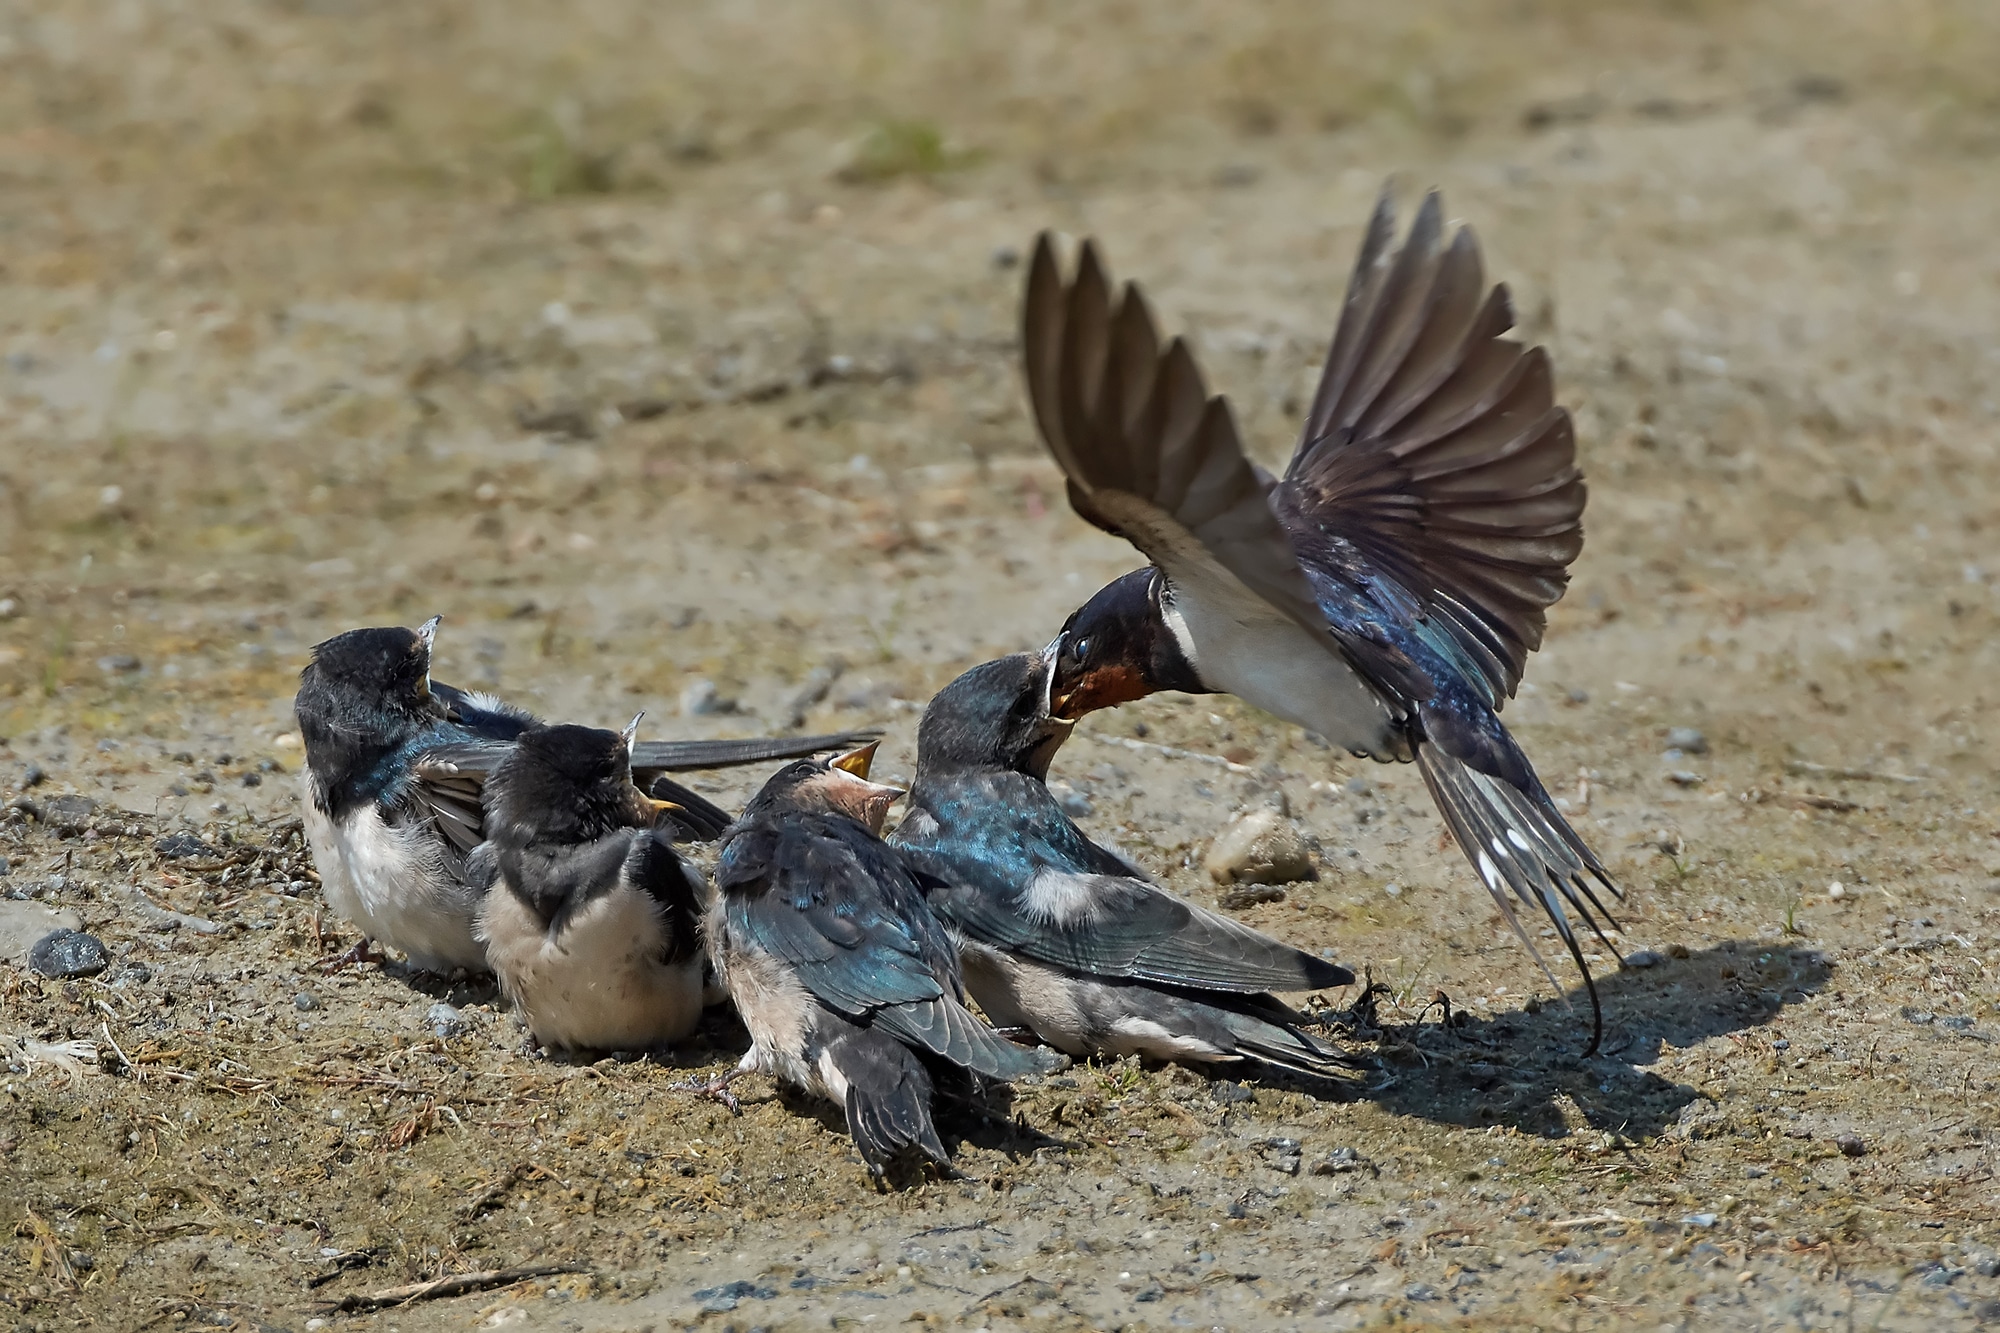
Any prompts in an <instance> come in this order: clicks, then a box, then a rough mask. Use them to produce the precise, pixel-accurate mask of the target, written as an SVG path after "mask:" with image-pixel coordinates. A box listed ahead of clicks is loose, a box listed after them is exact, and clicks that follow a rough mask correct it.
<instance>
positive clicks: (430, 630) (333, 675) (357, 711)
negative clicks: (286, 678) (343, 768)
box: [298, 616, 444, 753]
mask: <svg viewBox="0 0 2000 1333" xmlns="http://www.w3.org/2000/svg"><path fill="white" fill-rule="evenodd" d="M437 627H438V617H436V616H433V617H432V618H431V619H429V620H427V621H425V622H424V623H423V624H422V625H420V626H419V627H417V628H416V629H413V630H411V629H404V628H402V627H401V626H386V627H383V628H379V629H352V630H349V631H347V632H346V633H345V634H336V635H334V636H333V637H332V638H331V639H328V640H327V641H326V642H324V643H321V644H318V645H317V646H315V647H314V648H313V650H312V652H313V655H312V661H310V662H308V663H307V664H306V669H305V670H304V671H303V672H302V673H300V676H299V697H298V714H299V725H300V728H301V732H302V734H303V736H304V739H305V742H306V748H307V751H308V753H310V752H311V750H312V749H313V747H314V743H315V741H316V740H317V741H326V740H330V739H334V738H336V737H349V738H352V737H357V736H369V737H378V738H381V739H385V740H387V739H392V738H395V737H399V736H401V735H403V734H405V733H408V732H409V731H411V730H412V729H414V728H419V727H422V726H425V725H428V724H429V723H431V722H433V721H435V720H437V719H439V718H441V717H443V716H444V709H443V707H442V706H441V705H440V704H439V703H438V701H437V699H436V698H435V697H434V696H433V695H432V694H431V644H432V641H433V640H434V639H435V638H436V637H437Z"/></svg>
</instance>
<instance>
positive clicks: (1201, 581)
mask: <svg viewBox="0 0 2000 1333" xmlns="http://www.w3.org/2000/svg"><path fill="white" fill-rule="evenodd" d="M1441 215H1442V209H1441V205H1440V202H1439V199H1438V196H1437V195H1436V194H1431V195H1430V196H1428V197H1427V198H1426V199H1425V200H1424V203H1423V206H1422V207H1421V208H1420V209H1419V210H1418V212H1417V218H1416V222H1415V224H1414V225H1413V226H1412V228H1411V230H1410V234H1409V236H1408V237H1407V238H1406V239H1405V241H1404V243H1403V244H1402V246H1401V247H1400V248H1398V247H1396V246H1395V245H1394V240H1395V230H1396V226H1395V210H1394V208H1393V207H1392V205H1391V203H1390V200H1389V198H1388V196H1387V195H1386V194H1385V195H1384V196H1383V198H1382V201H1381V202H1380V204H1378V205H1377V207H1376V210H1375V214H1374V217H1373V219H1372V220H1371V221H1370V223H1369V227H1368V234H1367V237H1366V239H1365V240H1364V241H1363V243H1362V247H1361V256H1360V260H1359V262H1358V264H1357V265H1356V267H1355V271H1354V277H1353V280H1352V282H1351V283H1350V285H1349V287H1348V291H1347V298H1346V302H1345V304H1344V306H1343V308H1342V311H1341V318H1340V325H1339V328H1338V330H1337V331H1336V332H1335V334H1334V338H1333V346H1332V349H1331V351H1330V352H1329V353H1328V355H1327V360H1326V368H1325V371H1324V373H1323V374H1322V376H1321V379H1320V382H1319V388H1318V390H1317V391H1316V392H1315V393H1314V395H1313V400H1312V406H1311V409H1310V410H1309V411H1308V413H1307V415H1306V422H1305V429H1304V432H1303V434H1302V435H1301V437H1300V440H1299V444H1298V447H1297V449H1296V451H1295V452H1294V453H1293V455H1292V461H1291V465H1290V467H1289V468H1288V469H1287V471H1286V475H1285V476H1284V478H1283V479H1282V480H1278V479H1274V478H1272V477H1271V476H1269V474H1267V473H1264V472H1263V471H1262V470H1261V469H1259V468H1258V467H1257V466H1256V465H1255V464H1253V463H1252V462H1251V461H1250V460H1249V459H1248V458H1247V457H1246V456H1245V454H1244V451H1243V445H1242V442H1241V440H1240V438H1239V437H1238V434H1237V428H1236V422H1235V419H1234V417H1233V415H1232V414H1231V412H1230V409H1229V405H1228V401H1227V400H1226V399H1224V398H1221V397H1215V398H1211V397H1209V395H1208V391H1207V389H1206V387H1205V386H1204V385H1203V382H1202V377H1201V372H1200V371H1199V369H1197V367H1196V365H1195V361H1194V356H1193V354H1192V353H1191V352H1190V351H1189V349H1188V347H1187V345H1186V344H1185V343H1184V342H1182V341H1181V340H1180V339H1178V338H1176V339H1174V340H1173V341H1172V342H1169V343H1167V344H1165V345H1164V346H1162V345H1161V342H1160V338H1159V335H1158V334H1157V333H1156V332H1155V329H1154V324H1153V319H1152V316H1151V314H1150V313H1149V312H1148V310H1147V308H1146V303H1145V300H1144V298H1143V297H1142V296H1141V295H1140V294H1139V291H1138V289H1137V288H1136V287H1133V286H1131V285H1127V286H1126V287H1125V288H1124V290H1123V291H1122V292H1118V293H1114V289H1113V287H1112V283H1111V279H1110V277H1109V275H1108V274H1107V272H1106V270H1105V268H1104V266H1103V264H1102V263H1101V262H1100V261H1099V259H1098V255H1097V251H1096V248H1095V246H1093V245H1092V244H1091V243H1090V242H1088V241H1086V242H1085V243H1084V245H1083V247H1082V254H1081V257H1080V258H1079V260H1078V263H1077V269H1076V273H1075V275H1074V277H1072V278H1070V279H1068V280H1067V281H1065V279H1064V277H1063V274H1062V270H1061V267H1060V265H1059V263H1058V260H1057V256H1056V248H1055V244H1054V242H1053V240H1052V239H1051V238H1050V237H1049V236H1048V235H1047V234H1044V235H1043V236H1042V237H1041V238H1040V240H1039V242H1038V243H1037V245H1036V247H1035V254H1034V259H1033V262H1032V263H1031V265H1030V266H1029V270H1028V284H1027V294H1026V300H1025V303H1024V307H1023V321H1022V322H1023V330H1024V345H1023V352H1024V357H1025V361H1026V371H1027V374H1026V378H1027V384H1028V393H1029V397H1030V399H1031V400H1032V402H1033V407H1034V414H1035V420H1036V423H1037V425H1038V426H1039V428H1040V431H1041V435H1042V438H1043V440H1044V441H1045V442H1046V443H1047V445H1048V447H1049V451H1050V452H1051V453H1052V454H1054V455H1055V458H1056V461H1057V463H1059V464H1060V465H1061V467H1062V469H1063V471H1064V472H1065V473H1066V474H1067V476H1068V480H1069V497H1070V503H1071V505H1072V507H1073V508H1075V510H1076V511H1077V513H1078V514H1079V515H1081V516H1082V517H1083V518H1085V519H1087V520H1088V521H1090V522H1091V523H1094V524H1096V525H1097V526H1098V527H1100V528H1103V529H1104V530H1106V531H1108V532H1113V533H1116V534H1118V535H1120V536H1123V537H1124V538H1125V539H1126V540H1128V541H1130V542H1131V543H1132V544H1133V545H1134V546H1136V547H1138V548H1139V550H1140V552H1141V553H1142V554H1144V555H1145V556H1146V557H1147V558H1148V559H1149V560H1150V561H1152V564H1151V565H1150V566H1149V567H1147V568H1145V569H1140V570H1135V571H1133V572H1132V573H1130V574H1127V575H1125V576H1124V577H1123V578H1120V579H1117V580H1115V581H1114V582H1112V583H1110V584H1108V585H1107V586H1106V587H1104V588H1103V589H1101V590H1100V591H1099V592H1098V593H1097V594H1096V595H1095V596H1093V597H1092V598H1091V599H1090V600H1089V601H1088V602H1086V603H1085V604H1084V605H1083V606H1082V607H1081V608H1079V609H1078V610H1077V611H1076V612H1075V613H1074V614H1073V615H1071V616H1070V618H1069V621H1068V623H1067V624H1066V625H1065V626H1064V627H1063V633H1062V638H1061V652H1060V656H1059V659H1058V661H1057V664H1056V678H1055V685H1054V691H1055V708H1056V711H1057V713H1058V714H1059V715H1061V716H1063V717H1067V718H1077V717H1081V716H1082V715H1084V714H1085V713H1088V712H1090V711H1091V710H1093V709H1098V708H1105V707H1109V706H1111V705H1115V704H1119V703H1123V702H1125V701H1127V700H1132V699H1137V698H1141V697H1143V696H1145V695H1147V694H1151V693H1153V692H1155V691H1158V690H1182V691H1186V692H1188V693H1192V694H1206V693H1229V694H1234V695H1237V696H1238V697H1239V698H1242V699H1244V700H1246V701H1248V702H1250V703H1252V704H1255V705H1256V706H1258V707H1259V708H1262V709H1264V710H1265V711H1267V712H1270V713H1275V714H1276V715H1278V716H1279V717H1282V718H1285V719H1287V720H1288V721H1291V722H1295V723H1297V724H1299V725H1300V726H1302V727H1305V728H1307V729H1308V730H1311V731H1314V732H1317V733H1319V734H1320V735H1322V736H1324V737H1326V738H1327V740H1329V741H1331V742H1333V743H1334V744H1337V745H1340V746H1343V747H1345V748H1346V749H1348V750H1350V751H1352V752H1353V753H1354V754H1356V755H1361V756H1367V757H1369V758H1373V759H1377V760H1381V761H1385V762H1386V761H1400V762H1407V761H1410V760H1415V762H1416V764H1417V767H1418V769H1419V770H1420V771H1421V772H1422V773H1423V776H1424V781H1425V783H1426V785H1427V786H1428V787H1429V788H1430V792H1431V796H1432V798H1433V799H1434V800H1435V801H1436V802H1437V806H1438V809H1439V811H1440V812H1441V813H1442V814H1443V816H1444V820H1445V823H1446V824H1447V825H1448V826H1449V827H1450V829H1451V831H1452V834H1453V835H1454V836H1455V837H1456V838H1457V840H1458V844H1459V846H1460V847H1461V848H1462V849H1463V850H1464V852H1465V855H1466V856H1467V857H1468V858H1469V859H1470V860H1471V862H1472V864H1473V866H1474V868H1475V869H1476V870H1477V871H1478V873H1479V876H1480V878H1481V880H1483V881H1484V882H1485V885H1486V887H1487V889H1488V891H1489V892H1491V893H1492V895H1493V899H1494V901H1495V902H1496V903H1498V904H1499V907H1500V911H1501V913H1502V914H1503V915H1504V916H1505V918H1506V920H1507V922H1508V924H1509V925H1510V926H1512V927H1513V929H1514V932H1515V934H1516V935H1518V936H1519V937H1520V939H1521V941H1522V942H1523V943H1524V944H1526V945H1527V947H1528V950H1529V952H1530V953H1531V954H1533V955H1534V956H1535V959H1536V962H1537V963H1542V959H1541V956H1540V954H1539V953H1538V952H1536V950H1535V947H1534V944H1533V942H1532V941H1530V940H1529V938H1528V935H1527V932H1526V931H1525V930H1523V928H1522V926H1521V923H1520V920H1519V919H1518V918H1517V917H1516V916H1515V913H1514V908H1513V905H1512V903H1511V902H1510V901H1509V896H1508V895H1509V894H1510V893H1511V894H1512V895H1514V896H1515V897H1517V898H1518V899H1520V900H1521V901H1522V902H1525V903H1530V904H1533V905H1534V906H1536V907H1538V908H1540V909H1541V910H1542V911H1543V912H1545V913H1546V914H1547V915H1548V918H1549V920H1550V921H1551V922H1552V923H1553V924H1554V926H1555V929H1556V931H1557V933H1558V934H1559V935H1560V936H1561V937H1562V941H1563V944H1564V945H1565V946H1566V947H1567V948H1568V950H1569V954H1570V957H1571V958H1572V959H1574V960H1575V962H1576V965H1577V967H1578V968H1579V969H1580V970H1581V971H1582V973H1583V980H1584V985H1585V987H1586V988H1587V990H1588V991H1589V994H1590V1004H1591V1016H1592V1036H1591V1046H1590V1049H1591V1050H1592V1051H1595V1050H1596V1048H1597V1044H1598V1041H1599V1040H1600V1039H1601V1038H1602V1035H1603V1015H1602V1011H1601V1009H1600V1007H1599V1004H1598V998H1597V987H1596V984H1595V982H1594V981H1593V980H1592V978H1591V975H1590V969H1589V967H1588V966H1587V965H1586V964H1585V963H1584V959H1583V954H1582V951H1581V950H1580V949H1579V948H1578V947H1577V941H1576V935H1575V933H1574V931H1573V930H1572V929H1571V921H1570V913H1571V912H1574V913H1575V914H1576V915H1577V916H1580V917H1582V918H1583V920H1584V921H1585V922H1586V923H1587V924H1588V925H1589V926H1590V928H1591V929H1592V930H1593V931H1594V932H1596V934H1597V936H1598V938H1599V939H1600V940H1603V941H1604V943H1605V944H1606V946H1607V947H1609V945H1610V941H1609V940H1608V939H1605V935H1604V930H1605V927H1604V925H1603V924H1600V919H1601V920H1602V921H1603V922H1606V923H1610V924H1612V925H1613V927H1614V928H1615V923H1613V922H1611V918H1610V914H1609V913H1608V912H1607V911H1606V910H1605V908H1604V904H1603V902H1602V901H1601V900H1600V898H1599V897H1598V894H1597V889H1598V888H1599V887H1601V888H1603V889H1606V890H1608V891H1610V893H1611V894H1612V895H1613V896H1614V897H1616V896H1619V894H1618V888H1617V886H1616V885H1615V884H1614V883H1612V880H1611V877H1610V874H1609V873H1608V872H1607V871H1606V870H1605V868H1604V865H1603V863H1602V862H1601V861H1599V860H1598V858H1597V856H1596V854H1595V853H1593V852H1592V851H1591V850H1590V848H1589V847H1588V846H1587V845H1585V843H1584V841H1583V839H1582V838H1581V837H1580V836H1578V834H1577V833H1576V831H1575V830H1574V829H1572V828H1571V827H1570V826H1569V823H1568V822H1567V821H1566V820H1565V819H1564V818H1563V816H1562V814H1561V812H1559V811H1558V810H1557V809H1556V806H1555V803H1554V802H1553V801H1552V800H1551V799H1550V798H1549V794H1548V792H1547V791H1546V790H1545V789H1544V788H1543V786H1542V783H1541V780H1540V779H1539V778H1537V777H1536V776H1535V771H1534V768H1533V767H1532V766H1531V765H1530V764H1529V762H1528V758H1527V756H1526V755H1525V754H1523V753H1522V751H1521V747H1520V746H1519V745H1518V744H1516V743H1515V741H1514V738H1513V737H1512V736H1511V735H1509V734H1508V732H1507V729H1506V728H1505V727H1504V726H1502V725H1501V722H1500V709H1501V707H1502V706H1503V705H1504V704H1505V703H1506V701H1507V699H1508V698H1509V697H1510V696H1511V695H1512V694H1513V693H1514V689H1515V687H1516V686H1517V685H1518V684H1519V682H1520V678H1521V671H1522V668H1523V667H1524V665H1525V664H1526V661H1527V657H1528V654H1529V653H1530V652H1531V651H1533V650H1534V649H1535V648H1536V647H1538V646H1539V645H1540V644H1541V640H1542V629H1543V624H1544V619H1545V617H1544V612H1545V610H1546V609H1547V608H1548V607H1549V606H1550V605H1552V604H1553V603H1554V602H1555V601H1556V600H1557V599H1558V598H1559V597H1561V596H1562V593H1563V589H1564V587H1565V585H1566V584H1567V583H1568V580H1569V575H1568V567H1569V564H1570V562H1571V561H1572V560H1574V559H1575V558H1576V556H1577V553H1578V552H1579V551H1580V550H1581V549H1582V547H1583V530H1582V526H1581V523H1580V519H1581V516H1582V513H1583V505H1584V485H1583V480H1582V476H1581V474H1580V473H1579V472H1578V470H1577V467H1576V443H1575V437H1574V435H1573V434H1572V432H1571V428H1570V419H1569V414H1568V413H1567V412H1566V411H1564V410H1563V409H1562V408H1561V407H1558V406H1556V405H1555V402H1554V391H1553V385H1552V379H1551V374H1550V369H1549V359H1548V356H1547V355H1546V354H1545V353H1544V352H1543V351H1542V350H1541V349H1540V348H1534V349H1528V348H1524V347H1523V346H1522V345H1521V344H1520V343H1518V342H1515V341H1513V340H1511V339H1508V338H1506V337H1503V336H1502V335H1504V334H1505V333H1506V332H1507V330H1508V329H1509V328H1511V327H1512V325H1513V323H1514V316H1513V309H1512V305H1511V303H1510V302H1509V299H1508V296H1507V290H1506V288H1505V287H1495V288H1493V289H1492V290H1491V291H1487V290H1486V289H1485V279H1484V277H1483V276H1482V270H1481V264H1480V258H1479V247H1478V244H1477V243H1476V242H1475V241H1474V239H1473V235H1472V232H1471V231H1470V230H1468V229H1464V228H1461V229H1460V230H1459V231H1458V232H1457V234H1456V235H1455V236H1453V237H1452V238H1451V239H1450V240H1449V242H1447V241H1446V239H1445V235H1444V226H1443V223H1442V217H1441ZM1614 953H1615V950H1614ZM1542 966H1543V970H1544V971H1545V972H1546V971H1547V970H1548V969H1547V965H1546V964H1545V963H1542ZM1550 980H1551V981H1552V982H1553V981H1554V975H1553V974H1552V973H1551V974H1550Z"/></svg>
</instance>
